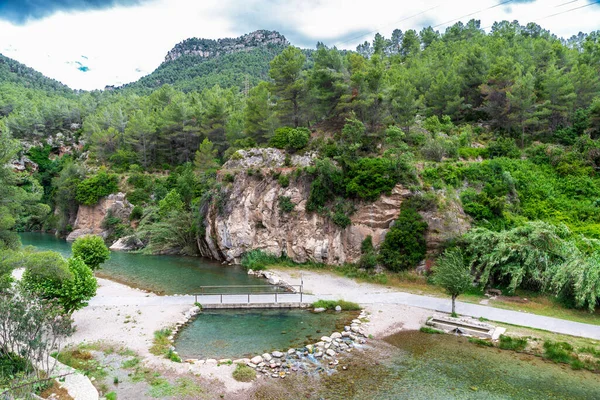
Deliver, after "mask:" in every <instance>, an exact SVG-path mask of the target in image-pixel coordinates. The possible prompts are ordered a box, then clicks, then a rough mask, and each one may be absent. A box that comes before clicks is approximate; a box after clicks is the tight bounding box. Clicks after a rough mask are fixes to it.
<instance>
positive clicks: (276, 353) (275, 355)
mask: <svg viewBox="0 0 600 400" xmlns="http://www.w3.org/2000/svg"><path fill="white" fill-rule="evenodd" d="M271 355H272V356H273V357H275V358H281V357H283V353H282V352H280V351H274V352H272V353H271Z"/></svg>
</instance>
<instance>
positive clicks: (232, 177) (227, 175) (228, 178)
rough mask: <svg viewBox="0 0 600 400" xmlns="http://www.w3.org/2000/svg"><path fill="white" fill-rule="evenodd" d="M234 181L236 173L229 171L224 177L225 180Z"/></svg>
mask: <svg viewBox="0 0 600 400" xmlns="http://www.w3.org/2000/svg"><path fill="white" fill-rule="evenodd" d="M234 181H235V175H233V174H230V173H227V174H225V176H224V177H223V182H229V183H233V182H234Z"/></svg>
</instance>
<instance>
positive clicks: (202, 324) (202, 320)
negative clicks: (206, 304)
mask: <svg viewBox="0 0 600 400" xmlns="http://www.w3.org/2000/svg"><path fill="white" fill-rule="evenodd" d="M356 315H357V313H352V312H341V313H318V314H316V313H312V312H310V311H307V310H288V309H283V310H205V311H203V312H202V313H201V314H198V316H197V317H196V318H194V319H193V320H192V321H191V322H190V323H189V324H188V325H187V326H186V327H184V328H183V329H182V330H181V331H180V332H179V334H178V335H177V338H176V339H175V348H176V350H177V352H178V353H179V355H180V356H181V357H182V358H197V359H203V358H217V359H218V358H242V357H247V356H255V355H257V354H263V353H266V352H271V351H275V350H280V351H286V350H287V349H289V348H291V347H294V348H295V347H299V346H303V345H305V344H310V343H316V342H318V341H319V339H320V338H321V336H329V335H330V334H331V333H332V332H336V331H341V330H343V329H344V325H349V324H350V322H351V321H352V319H353V318H355V317H356Z"/></svg>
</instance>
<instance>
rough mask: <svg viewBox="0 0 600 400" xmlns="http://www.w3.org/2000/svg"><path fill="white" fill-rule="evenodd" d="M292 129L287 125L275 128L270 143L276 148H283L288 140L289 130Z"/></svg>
mask: <svg viewBox="0 0 600 400" xmlns="http://www.w3.org/2000/svg"><path fill="white" fill-rule="evenodd" d="M293 130H294V128H290V127H287V126H286V127H283V128H278V129H276V130H275V133H274V134H273V137H272V138H271V140H270V141H269V143H270V145H271V146H273V147H275V148H278V149H285V148H286V147H287V145H288V142H289V136H290V132H291V131H293Z"/></svg>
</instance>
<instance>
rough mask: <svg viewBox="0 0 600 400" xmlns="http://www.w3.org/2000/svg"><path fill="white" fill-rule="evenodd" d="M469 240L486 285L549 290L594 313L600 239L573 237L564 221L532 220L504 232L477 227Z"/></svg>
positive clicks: (598, 290) (478, 274) (477, 270)
mask: <svg viewBox="0 0 600 400" xmlns="http://www.w3.org/2000/svg"><path fill="white" fill-rule="evenodd" d="M465 241H466V251H467V254H469V256H470V259H471V261H470V262H471V268H472V270H473V271H474V273H475V275H476V280H477V282H478V283H479V284H480V285H481V286H482V287H485V286H492V285H506V287H507V289H508V291H509V292H511V293H512V292H514V291H515V290H516V289H517V288H524V289H531V290H536V291H542V292H549V293H553V294H555V295H561V296H566V297H569V298H570V300H572V301H573V303H574V304H575V305H576V306H577V307H586V306H587V307H588V308H589V309H590V310H591V311H593V310H594V309H595V307H596V305H597V303H598V300H599V299H600V241H598V240H592V239H585V238H583V237H581V236H577V235H574V234H573V233H572V232H571V231H570V230H569V229H568V228H567V227H566V226H564V225H560V226H556V225H552V224H549V223H546V222H541V221H534V222H527V223H525V224H523V225H521V226H518V227H515V228H513V229H509V230H505V231H501V232H495V231H491V230H489V229H485V228H476V229H473V230H472V231H470V232H468V233H467V234H466V235H465Z"/></svg>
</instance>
